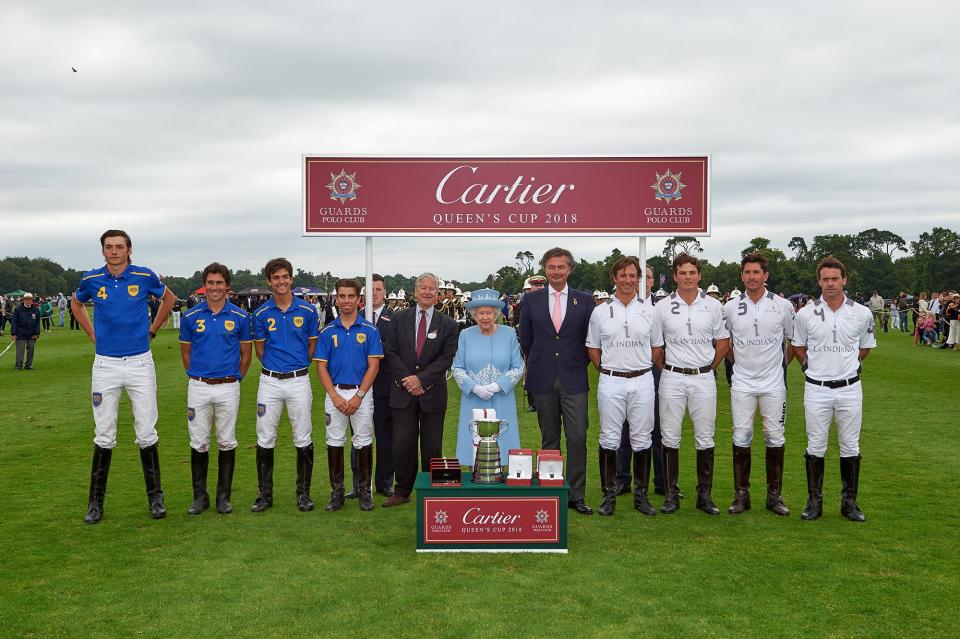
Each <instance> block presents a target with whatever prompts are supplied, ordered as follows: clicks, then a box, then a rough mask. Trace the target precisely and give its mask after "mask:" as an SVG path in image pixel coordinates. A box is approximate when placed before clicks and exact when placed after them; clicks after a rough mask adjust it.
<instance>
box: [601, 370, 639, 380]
mask: <svg viewBox="0 0 960 639" xmlns="http://www.w3.org/2000/svg"><path fill="white" fill-rule="evenodd" d="M649 372H650V369H649V368H643V369H641V370H638V371H612V370H610V369H609V368H601V369H600V374H601V375H611V376H613V377H628V378H629V377H640V376H641V375H646V374H647V373H649Z"/></svg>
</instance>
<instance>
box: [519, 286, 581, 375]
mask: <svg viewBox="0 0 960 639" xmlns="http://www.w3.org/2000/svg"><path fill="white" fill-rule="evenodd" d="M551 290H552V289H551V288H550V287H549V286H546V287H544V288H542V289H540V290H539V291H533V292H532V293H527V294H526V295H524V296H523V305H522V307H521V309H520V326H519V329H518V331H517V332H518V333H519V334H520V350H521V351H523V354H524V356H525V357H526V360H527V390H529V391H530V392H532V393H549V392H551V391H552V390H553V381H554V380H555V379H557V378H558V377H559V378H560V384H561V385H562V386H563V389H564V390H565V391H566V392H568V393H586V392H587V391H589V390H590V384H589V382H588V381H587V366H588V365H589V363H590V359H589V358H588V357H587V347H586V341H587V328H588V327H589V326H590V314H591V313H592V312H593V307H594V303H593V297H591V295H590V294H589V293H585V292H583V291H578V290H576V289H574V288H570V289H568V292H569V295H567V312H566V316H565V317H564V319H563V324H561V325H560V332H559V333H558V332H557V331H556V329H555V328H554V327H553V320H552V319H551V318H550V312H549V311H548V301H547V300H548V298H547V294H548V293H549V292H550V291H551Z"/></svg>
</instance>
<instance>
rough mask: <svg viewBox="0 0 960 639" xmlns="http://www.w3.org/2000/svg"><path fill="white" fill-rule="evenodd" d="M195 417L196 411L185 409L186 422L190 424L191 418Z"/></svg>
mask: <svg viewBox="0 0 960 639" xmlns="http://www.w3.org/2000/svg"><path fill="white" fill-rule="evenodd" d="M196 416H197V411H195V410H193V409H192V408H187V421H188V422H192V421H193V418H194V417H196Z"/></svg>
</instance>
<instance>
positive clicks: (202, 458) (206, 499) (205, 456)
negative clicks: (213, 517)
mask: <svg viewBox="0 0 960 639" xmlns="http://www.w3.org/2000/svg"><path fill="white" fill-rule="evenodd" d="M209 466H210V453H209V452H203V453H201V452H198V451H196V450H194V449H192V448H191V449H190V474H191V475H192V477H193V503H192V504H190V508H188V509H187V514H188V515H199V514H200V513H202V512H203V511H205V510H206V509H207V508H209V507H210V494H209V493H207V468H208V467H209Z"/></svg>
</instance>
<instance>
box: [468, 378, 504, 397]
mask: <svg viewBox="0 0 960 639" xmlns="http://www.w3.org/2000/svg"><path fill="white" fill-rule="evenodd" d="M499 392H500V384H498V383H496V382H494V383H492V384H485V385H480V384H477V385H476V386H474V387H473V394H474V395H476V396H477V397H479V398H480V399H482V400H484V401H486V400H488V399H490V398H491V397H493V396H494V394H496V393H499Z"/></svg>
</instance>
